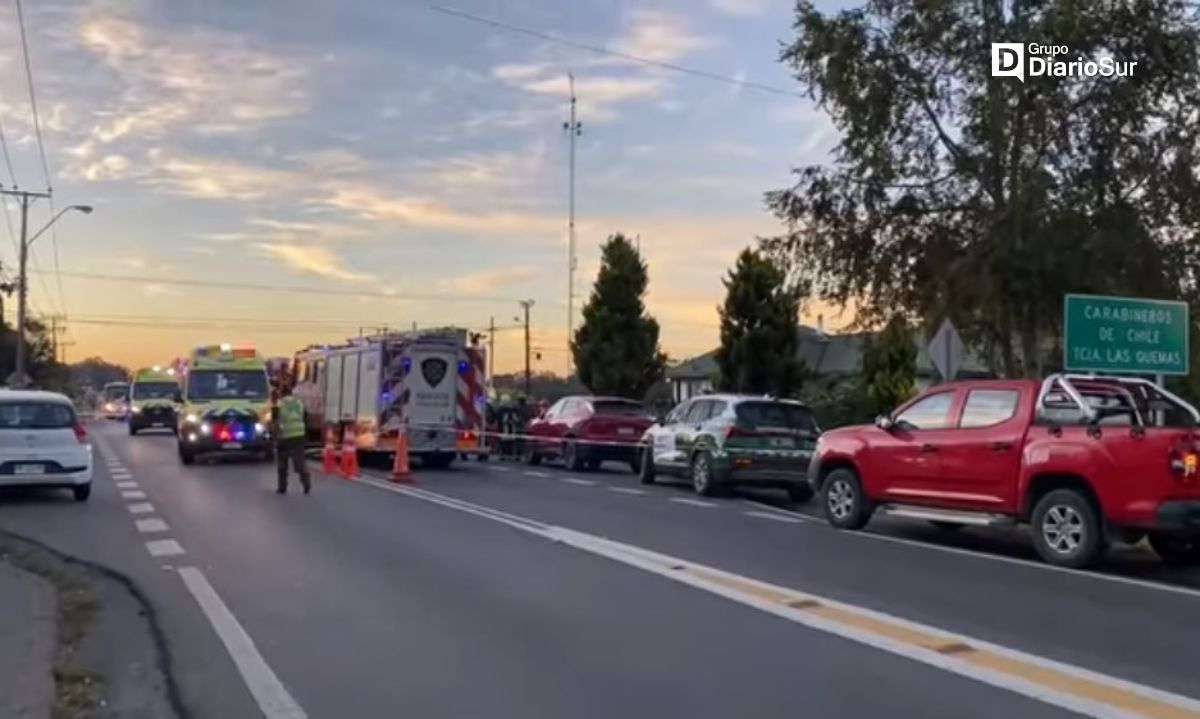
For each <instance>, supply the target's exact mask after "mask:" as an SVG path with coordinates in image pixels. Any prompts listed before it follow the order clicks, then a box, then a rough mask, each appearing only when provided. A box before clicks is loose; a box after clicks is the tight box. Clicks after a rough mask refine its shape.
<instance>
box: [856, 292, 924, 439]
mask: <svg viewBox="0 0 1200 719" xmlns="http://www.w3.org/2000/svg"><path fill="white" fill-rule="evenodd" d="M862 362H863V366H862V384H863V398H864V401H865V402H866V409H867V411H868V412H869V414H870V415H871V416H875V415H879V414H886V413H889V412H891V411H892V410H893V409H895V408H896V406H897V405H899V404H900V403H901V402H903V401H904V400H906V399H908V398H909V397H911V396H912V395H913V393H915V392H916V390H917V345H916V343H915V341H914V339H913V333H912V330H911V329H910V328H909V326H908V321H907V320H906V319H905V318H904V316H903V315H894V316H893V317H892V319H891V320H889V321H888V323H887V324H886V325H884V327H883V330H882V331H880V332H879V333H878V334H876V335H874V336H869V337H868V338H867V340H866V343H865V345H864V347H863V358H862Z"/></svg>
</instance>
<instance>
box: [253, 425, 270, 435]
mask: <svg viewBox="0 0 1200 719" xmlns="http://www.w3.org/2000/svg"><path fill="white" fill-rule="evenodd" d="M266 431H267V426H266V425H265V424H263V423H262V422H255V423H254V433H255V434H265V433H266Z"/></svg>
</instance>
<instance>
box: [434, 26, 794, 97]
mask: <svg viewBox="0 0 1200 719" xmlns="http://www.w3.org/2000/svg"><path fill="white" fill-rule="evenodd" d="M427 6H428V7H429V9H431V10H433V11H435V12H440V13H442V14H443V15H449V16H451V17H456V18H460V19H462V20H468V21H470V22H474V23H478V24H480V25H486V26H488V27H492V28H496V29H498V30H505V31H507V32H511V33H516V34H517V35H525V36H528V37H533V38H537V39H539V40H545V41H547V42H553V43H557V44H559V45H565V46H567V47H573V48H577V49H579V50H586V51H588V52H592V53H595V54H597V55H608V56H610V57H617V58H621V59H622V60H628V61H630V62H636V63H640V64H642V65H649V66H651V67H657V68H660V69H663V70H671V71H672V72H678V73H682V74H684V75H691V76H692V77H699V78H703V79H705V80H714V81H716V82H723V83H726V84H729V85H737V86H738V87H744V88H746V89H749V90H758V91H760V92H767V93H771V94H772V95H785V96H787V97H799V98H804V97H805V96H804V95H803V94H801V93H799V92H795V91H793V90H785V89H783V88H780V87H774V86H772V85H764V84H763V83H760V82H753V81H751V80H741V79H738V78H736V77H730V76H728V75H720V74H717V73H715V72H709V71H707V70H697V69H695V68H691V67H685V66H683V65H676V64H675V63H671V62H662V61H661V60H651V59H650V58H648V57H641V56H640V55H633V54H630V53H627V52H621V51H620V50H612V49H610V48H607V47H601V46H599V45H589V44H588V43H585V42H579V41H577V40H569V39H567V38H565V37H560V36H558V35H553V34H551V33H548V32H543V31H541V30H534V29H533V28H528V27H522V26H520V25H513V24H511V23H507V22H503V21H500V20H496V19H495V18H488V17H483V16H481V15H474V14H472V13H469V12H466V11H465V10H457V9H455V8H448V7H445V6H443V5H437V4H434V3H429V4H428V5H427Z"/></svg>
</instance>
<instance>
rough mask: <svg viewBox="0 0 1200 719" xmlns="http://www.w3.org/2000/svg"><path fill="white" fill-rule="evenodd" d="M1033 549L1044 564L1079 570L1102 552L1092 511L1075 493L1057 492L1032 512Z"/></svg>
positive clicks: (1096, 521)
mask: <svg viewBox="0 0 1200 719" xmlns="http://www.w3.org/2000/svg"><path fill="white" fill-rule="evenodd" d="M1033 546H1034V548H1035V549H1036V550H1037V553H1038V554H1039V555H1041V557H1042V559H1043V560H1044V561H1045V562H1046V563H1047V564H1053V565H1055V566H1059V567H1070V568H1073V569H1079V568H1082V567H1086V566H1088V565H1090V564H1092V563H1094V562H1095V561H1096V560H1097V559H1099V557H1100V554H1101V552H1102V551H1103V550H1104V541H1103V537H1101V528H1100V521H1099V518H1098V517H1097V516H1096V509H1095V508H1094V507H1093V506H1092V503H1091V502H1090V501H1088V499H1087V498H1086V497H1084V496H1083V495H1082V494H1080V493H1079V492H1076V491H1075V490H1072V489H1057V490H1055V491H1053V492H1050V493H1049V494H1047V495H1046V496H1045V497H1042V498H1041V499H1040V500H1039V501H1038V503H1037V506H1035V507H1034V508H1033Z"/></svg>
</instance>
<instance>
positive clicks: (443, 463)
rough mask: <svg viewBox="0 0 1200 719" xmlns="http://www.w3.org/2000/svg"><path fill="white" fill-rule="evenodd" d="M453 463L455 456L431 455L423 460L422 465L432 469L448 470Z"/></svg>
mask: <svg viewBox="0 0 1200 719" xmlns="http://www.w3.org/2000/svg"><path fill="white" fill-rule="evenodd" d="M452 462H454V455H453V454H430V455H426V456H425V458H424V459H422V460H421V465H422V466H424V467H428V468H430V469H446V468H447V467H449V466H450V464H451V463H452Z"/></svg>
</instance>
